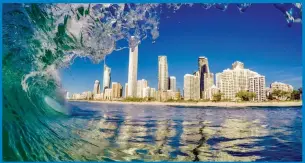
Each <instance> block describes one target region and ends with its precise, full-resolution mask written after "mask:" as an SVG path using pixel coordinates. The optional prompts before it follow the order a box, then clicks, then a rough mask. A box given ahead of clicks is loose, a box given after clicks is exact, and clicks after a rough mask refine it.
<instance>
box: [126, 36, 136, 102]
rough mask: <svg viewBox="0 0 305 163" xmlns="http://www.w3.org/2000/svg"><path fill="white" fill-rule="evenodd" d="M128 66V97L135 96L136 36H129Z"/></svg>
mask: <svg viewBox="0 0 305 163" xmlns="http://www.w3.org/2000/svg"><path fill="white" fill-rule="evenodd" d="M129 47H130V48H129V66H128V91H127V93H128V94H127V95H128V97H136V96H137V75H138V45H137V42H136V38H135V37H134V36H131V38H130V46H129Z"/></svg>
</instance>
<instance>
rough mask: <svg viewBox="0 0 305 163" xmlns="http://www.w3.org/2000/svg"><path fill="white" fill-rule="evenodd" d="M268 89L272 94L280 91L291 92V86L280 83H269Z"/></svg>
mask: <svg viewBox="0 0 305 163" xmlns="http://www.w3.org/2000/svg"><path fill="white" fill-rule="evenodd" d="M270 89H271V92H273V91H274V90H281V91H285V92H292V91H293V87H292V85H289V84H285V83H282V82H273V83H271V84H270Z"/></svg>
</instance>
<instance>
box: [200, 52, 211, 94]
mask: <svg viewBox="0 0 305 163" xmlns="http://www.w3.org/2000/svg"><path fill="white" fill-rule="evenodd" d="M198 71H199V78H200V98H203V91H204V89H205V88H206V87H205V86H204V84H205V82H204V81H205V79H206V78H204V74H206V73H208V74H209V73H210V69H209V63H208V58H206V57H199V58H198Z"/></svg>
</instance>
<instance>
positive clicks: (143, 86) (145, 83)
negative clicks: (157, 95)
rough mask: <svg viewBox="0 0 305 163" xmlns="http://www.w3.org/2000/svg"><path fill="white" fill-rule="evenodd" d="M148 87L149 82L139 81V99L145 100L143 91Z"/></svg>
mask: <svg viewBox="0 0 305 163" xmlns="http://www.w3.org/2000/svg"><path fill="white" fill-rule="evenodd" d="M146 87H148V83H147V80H145V79H142V80H138V81H137V97H138V98H143V89H144V88H146Z"/></svg>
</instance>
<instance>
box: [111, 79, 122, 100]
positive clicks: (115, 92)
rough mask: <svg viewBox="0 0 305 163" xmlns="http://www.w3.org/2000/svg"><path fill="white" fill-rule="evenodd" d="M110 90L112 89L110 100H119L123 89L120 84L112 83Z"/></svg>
mask: <svg viewBox="0 0 305 163" xmlns="http://www.w3.org/2000/svg"><path fill="white" fill-rule="evenodd" d="M111 88H112V98H121V97H122V91H123V87H122V85H121V84H120V83H118V82H112V84H111Z"/></svg>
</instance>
